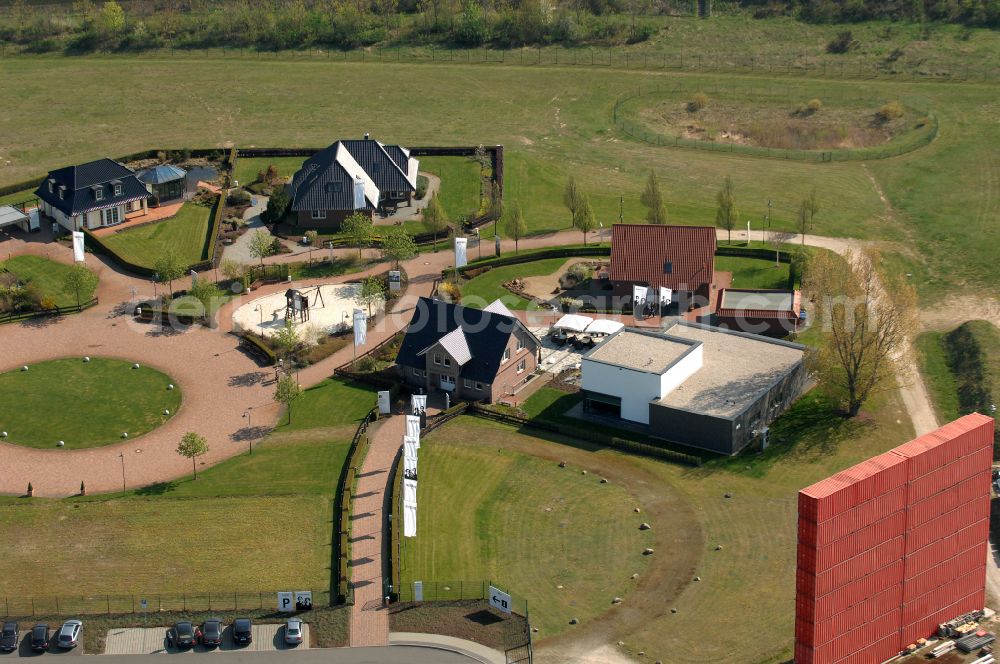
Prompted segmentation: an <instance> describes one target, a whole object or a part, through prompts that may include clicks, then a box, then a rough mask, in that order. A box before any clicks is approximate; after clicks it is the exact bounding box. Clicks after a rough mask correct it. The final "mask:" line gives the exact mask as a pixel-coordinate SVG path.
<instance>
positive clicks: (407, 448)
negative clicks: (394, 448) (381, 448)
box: [403, 438, 418, 459]
mask: <svg viewBox="0 0 1000 664" xmlns="http://www.w3.org/2000/svg"><path fill="white" fill-rule="evenodd" d="M417 449H418V448H417V444H416V443H414V442H412V441H409V440H406V439H405V438H404V439H403V459H416V458H417Z"/></svg>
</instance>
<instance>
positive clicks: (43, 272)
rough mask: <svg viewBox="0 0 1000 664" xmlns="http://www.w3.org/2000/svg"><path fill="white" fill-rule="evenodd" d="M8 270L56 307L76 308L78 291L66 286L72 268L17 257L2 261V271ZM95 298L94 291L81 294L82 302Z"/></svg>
mask: <svg viewBox="0 0 1000 664" xmlns="http://www.w3.org/2000/svg"><path fill="white" fill-rule="evenodd" d="M3 269H6V270H8V271H9V272H11V273H12V274H14V275H16V276H17V278H18V279H19V280H20V281H23V282H26V283H30V284H32V285H34V286H36V287H37V288H38V289H39V290H40V291H41V292H42V295H43V296H48V297H51V298H52V299H53V300H55V303H56V306H59V307H68V306H75V305H76V303H77V300H76V291H74V290H72V289H68V288H66V286H65V279H66V275H67V274H68V273H69V271H70V266H68V265H65V264H63V263H59V262H57V261H52V260H49V259H47V258H42V257H41V256H31V255H24V256H15V257H14V258H11V259H9V260H6V261H0V270H3ZM93 296H94V290H93V289H91V290H89V291H86V292H83V291H81V292H80V302H86V301H87V300H89V299H90V298H91V297H93Z"/></svg>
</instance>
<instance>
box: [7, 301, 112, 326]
mask: <svg viewBox="0 0 1000 664" xmlns="http://www.w3.org/2000/svg"><path fill="white" fill-rule="evenodd" d="M97 303H98V300H97V298H96V297H94V298H91V299H89V300H87V301H86V302H82V303H80V304H79V305H76V304H71V305H68V306H65V307H54V308H52V309H44V310H41V311H19V312H13V311H11V312H8V313H6V314H0V325H2V324H4V323H14V322H17V321H24V320H31V319H32V318H44V317H46V316H65V315H66V314H78V313H80V312H81V311H84V310H86V309H90V308H91V307H93V306H95V305H96V304H97Z"/></svg>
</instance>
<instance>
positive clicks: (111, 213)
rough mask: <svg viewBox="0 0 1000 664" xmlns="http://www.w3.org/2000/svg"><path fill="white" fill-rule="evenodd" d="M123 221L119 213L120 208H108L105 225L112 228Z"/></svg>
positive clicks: (105, 214)
mask: <svg viewBox="0 0 1000 664" xmlns="http://www.w3.org/2000/svg"><path fill="white" fill-rule="evenodd" d="M120 221H121V215H120V214H119V212H118V208H116V207H113V208H108V209H107V210H105V211H104V225H105V226H111V225H112V224H117V223H118V222H120Z"/></svg>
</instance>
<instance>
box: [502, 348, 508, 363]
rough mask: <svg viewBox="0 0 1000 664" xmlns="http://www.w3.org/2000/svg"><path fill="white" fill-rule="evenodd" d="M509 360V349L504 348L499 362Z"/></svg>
mask: <svg viewBox="0 0 1000 664" xmlns="http://www.w3.org/2000/svg"><path fill="white" fill-rule="evenodd" d="M509 359H510V348H504V349H503V359H501V360H500V361H501V362H506V361H507V360H509Z"/></svg>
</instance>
